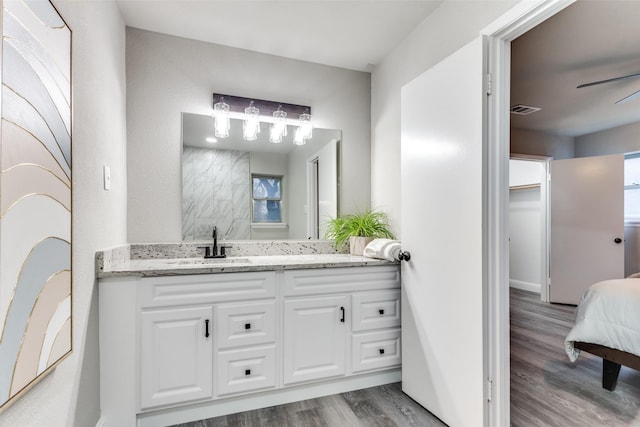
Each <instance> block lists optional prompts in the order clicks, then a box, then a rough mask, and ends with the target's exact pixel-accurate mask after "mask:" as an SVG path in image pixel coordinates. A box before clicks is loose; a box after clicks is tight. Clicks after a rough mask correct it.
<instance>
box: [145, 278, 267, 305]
mask: <svg viewBox="0 0 640 427" xmlns="http://www.w3.org/2000/svg"><path fill="white" fill-rule="evenodd" d="M275 289H276V274H275V272H274V271H259V272H249V273H218V274H199V275H193V276H171V277H150V278H145V279H142V281H141V285H140V293H139V301H140V307H141V308H147V307H162V306H174V305H189V304H206V303H216V302H226V301H238V300H243V299H263V298H273V297H275V295H276V290H275Z"/></svg>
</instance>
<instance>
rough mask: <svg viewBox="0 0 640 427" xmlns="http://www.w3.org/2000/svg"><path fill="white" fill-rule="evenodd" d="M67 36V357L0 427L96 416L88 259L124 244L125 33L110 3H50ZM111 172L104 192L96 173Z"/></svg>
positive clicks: (82, 422) (88, 422)
mask: <svg viewBox="0 0 640 427" xmlns="http://www.w3.org/2000/svg"><path fill="white" fill-rule="evenodd" d="M54 3H55V5H56V7H57V8H58V10H59V11H60V13H61V15H62V16H63V18H64V19H65V20H66V22H67V23H68V25H69V26H70V27H71V29H72V31H73V33H72V37H73V43H72V44H73V52H72V61H73V62H72V96H73V101H72V102H73V147H72V149H73V176H72V180H73V188H72V194H73V216H72V226H73V254H72V256H73V267H72V268H73V283H72V286H73V291H72V292H73V303H72V306H73V352H72V354H71V356H70V357H68V358H67V359H65V360H64V361H63V362H62V363H61V364H60V365H59V366H58V367H57V368H56V369H55V371H54V372H52V373H51V374H50V375H48V376H47V377H46V378H44V379H43V380H42V381H41V382H40V383H38V384H37V385H36V386H34V387H33V388H32V389H31V390H30V391H28V392H27V393H26V394H25V395H23V396H22V397H21V398H19V399H18V400H17V401H16V402H15V403H14V404H13V405H11V406H10V407H9V408H7V410H6V411H4V412H3V413H2V414H0V425H2V426H21V427H28V426H34V427H35V426H38V427H41V426H78V427H86V426H93V425H95V424H96V422H97V421H98V419H99V416H100V395H99V360H100V359H99V354H98V322H97V286H96V280H95V269H94V260H93V257H94V253H95V251H96V250H98V249H103V248H105V247H109V246H114V245H118V244H122V243H125V242H126V208H127V202H126V197H127V192H126V182H127V175H126V138H125V137H126V123H125V64H124V59H125V56H124V49H125V29H124V23H123V21H122V18H121V16H120V12H119V10H118V8H117V6H116V5H115V3H113V2H78V1H74V0H54ZM103 165H108V166H110V167H111V177H112V182H111V191H109V192H107V191H104V190H103V189H102V166H103Z"/></svg>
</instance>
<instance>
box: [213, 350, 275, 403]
mask: <svg viewBox="0 0 640 427" xmlns="http://www.w3.org/2000/svg"><path fill="white" fill-rule="evenodd" d="M217 384H218V396H224V395H227V394H233V393H242V392H247V391H255V390H262V389H266V388H272V387H275V385H276V349H275V345H271V346H265V347H257V348H256V347H254V348H248V349H242V350H230V351H221V352H219V353H218V371H217Z"/></svg>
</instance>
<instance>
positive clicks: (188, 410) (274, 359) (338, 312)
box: [100, 265, 400, 427]
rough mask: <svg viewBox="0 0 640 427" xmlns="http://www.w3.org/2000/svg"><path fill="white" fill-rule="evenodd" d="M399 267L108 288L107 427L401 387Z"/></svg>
mask: <svg viewBox="0 0 640 427" xmlns="http://www.w3.org/2000/svg"><path fill="white" fill-rule="evenodd" d="M399 288H400V272H399V268H398V266H395V265H381V266H364V267H359V266H357V267H340V268H309V269H291V270H283V269H280V270H275V271H250V272H234V273H226V272H225V273H214V274H193V275H174V276H158V277H143V278H140V277H114V278H107V279H101V280H100V348H101V405H102V411H103V426H104V427H111V426H114V427H134V426H139V427H147V426H149V427H150V426H162V425H172V424H180V423H184V422H188V421H193V420H198V419H204V418H210V417H215V416H219V415H224V414H229V413H233V412H238V411H244V410H250V409H256V408H261V407H265V406H272V405H277V404H282V403H288V402H293V401H297V400H303V399H310V398H315V397H320V396H324V395H327V394H336V393H341V392H345V391H349V390H355V389H360V388H366V387H372V386H376V385H381V384H387V383H390V382H395V381H399V380H400V370H399V368H400V353H399V352H400V306H399V294H400V292H399Z"/></svg>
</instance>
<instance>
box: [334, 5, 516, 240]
mask: <svg viewBox="0 0 640 427" xmlns="http://www.w3.org/2000/svg"><path fill="white" fill-rule="evenodd" d="M516 3H517V1H497V0H496V1H494V0H489V1H482V0H481V1H444V2H443V3H442V4H441V5H440V6H439V8H438V9H436V10H435V11H434V12H433V13H432V14H431V15H430V16H428V17H427V18H426V19H425V20H424V21H423V22H422V23H421V24H420V25H419V26H418V27H417V28H416V29H415V30H414V31H413V32H412V33H411V34H410V35H409V36H408V37H407V38H406V39H405V40H404V41H403V42H402V43H400V44H399V45H398V47H396V48H395V49H394V50H393V51H392V52H391V53H390V54H389V55H387V56H386V57H385V58H384V60H383V61H382V62H381V63H380V64H378V65H377V66H376V67H375V68H374V69H373V73H372V75H371V124H372V125H371V133H372V140H371V144H372V145H371V205H372V207H374V208H379V209H382V210H385V211H386V212H387V213H388V214H389V215H390V216H391V224H392V227H393V229H394V232H396V233H399V231H400V227H399V221H400V191H399V188H400V89H401V88H402V86H404V85H405V84H406V83H408V82H409V81H411V80H412V79H414V78H415V77H417V76H419V75H420V74H422V73H423V72H424V71H426V70H427V69H429V68H431V67H432V66H434V65H435V64H437V63H438V62H439V61H440V60H442V59H444V58H445V57H447V56H448V55H450V54H451V53H453V52H454V51H456V50H457V49H459V48H461V47H462V46H464V45H465V44H467V43H468V42H470V41H471V40H473V39H474V38H475V37H477V36H478V35H479V33H480V30H482V29H483V28H484V27H485V26H487V25H488V24H490V23H491V22H492V21H494V20H495V19H496V18H498V17H499V16H500V15H501V14H503V13H504V12H506V11H507V10H508V9H509V8H510V7H511V6H513V5H515V4H516ZM344 139H345V141H348V138H347V136H346V135H345V138H344Z"/></svg>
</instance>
